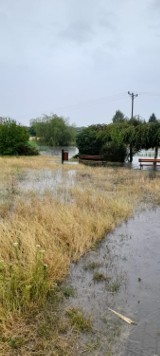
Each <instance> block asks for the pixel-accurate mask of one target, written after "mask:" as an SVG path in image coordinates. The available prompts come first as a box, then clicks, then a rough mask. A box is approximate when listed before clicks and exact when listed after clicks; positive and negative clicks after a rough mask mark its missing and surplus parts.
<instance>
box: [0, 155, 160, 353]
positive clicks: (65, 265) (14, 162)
mask: <svg viewBox="0 0 160 356" xmlns="http://www.w3.org/2000/svg"><path fill="white" fill-rule="evenodd" d="M0 163H1V167H2V172H3V174H2V175H1V177H0V199H1V200H0V201H1V208H0V214H1V224H0V243H1V250H0V305H1V306H0V308H1V309H0V310H1V316H0V321H1V323H0V325H1V326H0V328H1V333H3V334H4V335H5V337H7V336H6V335H10V333H11V332H12V329H13V328H14V327H13V324H12V323H11V320H12V318H13V314H14V315H17V313H18V314H19V315H20V317H21V318H23V315H25V316H26V315H28V313H29V310H33V309H34V308H37V307H42V306H43V304H44V302H45V300H46V298H47V294H48V292H49V291H51V290H53V289H54V287H55V285H56V283H57V282H58V281H60V280H62V279H64V278H65V276H66V275H67V273H68V272H69V267H70V263H71V261H77V260H78V259H79V258H80V256H82V255H83V254H84V253H86V251H87V250H89V249H90V248H91V246H93V245H94V244H95V243H96V241H98V240H100V239H102V238H103V237H104V236H105V234H106V233H108V232H110V231H111V230H113V229H114V228H115V226H117V224H119V223H120V222H121V221H123V220H127V219H128V218H129V217H130V216H131V215H132V214H133V213H134V211H135V209H136V208H137V207H139V206H140V205H141V204H142V203H143V206H144V204H146V205H147V204H153V203H154V204H159V203H160V189H159V183H160V176H159V174H157V175H156V177H153V176H150V175H149V173H147V172H140V171H133V170H127V169H124V168H116V169H113V168H90V167H86V166H81V165H78V166H74V168H73V167H71V166H67V165H64V166H63V167H61V166H60V165H58V164H57V163H56V162H55V161H54V160H53V159H51V158H47V157H36V158H35V157H34V158H29V159H28V158H18V159H16V158H12V159H11V158H4V159H3V158H1V159H0ZM46 168H47V169H48V168H49V169H50V170H51V171H52V170H53V171H54V172H55V170H57V169H59V170H60V172H61V174H62V176H63V177H64V181H63V180H62V181H61V183H60V185H59V186H55V190H56V189H57V192H56V194H53V189H52V190H51V191H50V189H49V187H48V188H47V190H46V191H45V190H44V191H43V193H42V194H38V192H37V191H33V190H32V188H30V189H29V190H28V191H23V189H20V183H19V181H20V180H23V179H24V182H25V175H24V176H23V174H24V172H27V170H28V169H32V171H33V173H32V174H33V177H34V174H35V173H34V172H35V171H37V170H39V175H41V172H44V169H46ZM42 169H43V171H42ZM73 169H74V170H75V172H74V184H72V185H67V184H66V179H68V180H69V179H70V178H69V176H68V175H67V174H68V172H69V171H70V170H73ZM66 177H68V178H66ZM153 178H154V179H153ZM53 179H54V175H53ZM24 182H23V184H24ZM15 313H16V314H15ZM11 325H12V327H11ZM2 349H3V347H2Z"/></svg>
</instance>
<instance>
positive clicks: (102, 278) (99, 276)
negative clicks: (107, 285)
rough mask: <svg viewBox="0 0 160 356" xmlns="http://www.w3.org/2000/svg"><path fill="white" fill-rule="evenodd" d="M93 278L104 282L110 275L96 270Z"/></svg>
mask: <svg viewBox="0 0 160 356" xmlns="http://www.w3.org/2000/svg"><path fill="white" fill-rule="evenodd" d="M93 279H94V281H96V282H102V281H106V279H108V277H107V276H106V275H105V274H104V273H101V272H94V275H93Z"/></svg>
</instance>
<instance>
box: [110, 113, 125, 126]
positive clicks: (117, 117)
mask: <svg viewBox="0 0 160 356" xmlns="http://www.w3.org/2000/svg"><path fill="white" fill-rule="evenodd" d="M112 121H113V123H114V124H115V123H118V122H124V121H125V117H124V114H123V113H122V111H120V110H117V111H116V112H115V114H114V116H113V118H112Z"/></svg>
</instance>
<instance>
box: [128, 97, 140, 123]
mask: <svg viewBox="0 0 160 356" xmlns="http://www.w3.org/2000/svg"><path fill="white" fill-rule="evenodd" d="M128 94H129V95H130V97H131V100H132V108H131V119H133V108H134V98H137V96H138V94H134V93H130V91H128Z"/></svg>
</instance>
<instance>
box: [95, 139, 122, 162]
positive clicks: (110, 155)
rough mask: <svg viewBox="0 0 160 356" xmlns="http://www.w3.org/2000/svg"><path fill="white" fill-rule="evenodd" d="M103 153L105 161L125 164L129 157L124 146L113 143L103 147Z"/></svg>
mask: <svg viewBox="0 0 160 356" xmlns="http://www.w3.org/2000/svg"><path fill="white" fill-rule="evenodd" d="M101 153H102V154H103V157H104V160H105V161H109V162H124V161H125V158H126V156H127V149H126V146H125V145H124V144H122V143H119V144H118V143H115V142H113V141H111V142H107V143H106V144H105V145H104V146H103V147H102V151H101Z"/></svg>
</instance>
